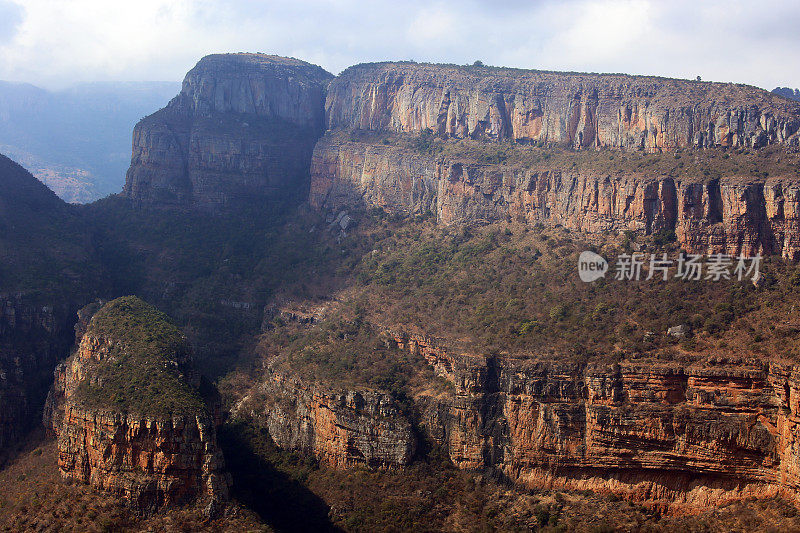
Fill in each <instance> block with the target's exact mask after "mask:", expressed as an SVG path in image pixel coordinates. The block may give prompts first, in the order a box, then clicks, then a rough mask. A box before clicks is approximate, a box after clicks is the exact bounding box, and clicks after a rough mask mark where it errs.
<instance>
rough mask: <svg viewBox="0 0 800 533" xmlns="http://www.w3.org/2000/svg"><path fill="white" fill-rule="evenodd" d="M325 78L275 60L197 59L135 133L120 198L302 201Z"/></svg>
mask: <svg viewBox="0 0 800 533" xmlns="http://www.w3.org/2000/svg"><path fill="white" fill-rule="evenodd" d="M331 77H332V76H331V75H330V74H328V73H327V72H325V71H324V70H322V69H321V68H319V67H317V66H314V65H310V64H309V63H305V62H303V61H299V60H296V59H288V58H282V57H277V56H268V55H263V54H221V55H212V56H207V57H205V58H203V59H202V60H200V62H199V63H198V64H197V65H196V66H195V68H193V69H192V70H191V71H190V72H189V73H188V74H187V75H186V78H185V79H184V82H183V89H182V90H181V92H180V94H179V95H178V96H177V97H175V98H174V99H173V100H172V101H171V102H170V104H169V105H168V106H167V107H166V108H164V109H162V110H161V111H158V112H156V113H154V114H153V115H151V116H149V117H147V118H145V119H143V120H142V121H141V122H139V124H137V125H136V128H134V132H133V155H132V158H131V166H130V169H129V170H128V174H127V177H126V181H125V190H124V194H125V195H126V196H128V197H129V198H131V199H132V200H133V201H134V202H135V203H136V204H151V205H162V206H163V205H171V206H190V205H192V206H200V207H203V208H206V209H211V210H216V209H219V208H220V207H223V206H225V205H227V204H231V203H234V204H235V203H237V202H239V203H241V202H245V201H248V202H251V203H254V204H258V203H263V202H264V201H270V200H272V201H274V200H281V199H292V198H302V197H304V195H305V194H306V191H307V188H308V177H307V176H308V168H309V163H310V157H311V151H312V150H313V147H314V143H315V142H316V140H317V138H318V137H319V136H320V135H321V133H322V131H323V130H324V110H323V105H324V99H325V88H326V85H327V83H328V81H329V80H330V78H331Z"/></svg>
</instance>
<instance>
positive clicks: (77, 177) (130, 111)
mask: <svg viewBox="0 0 800 533" xmlns="http://www.w3.org/2000/svg"><path fill="white" fill-rule="evenodd" d="M179 87H180V84H179V83H178V82H105V83H99V82H98V83H85V84H79V85H76V86H74V87H71V88H68V89H64V90H59V91H46V90H44V89H40V88H38V87H35V86H33V85H29V84H19V83H8V82H0V152H2V153H5V154H7V155H9V156H10V157H12V158H13V159H14V160H16V161H17V162H19V163H20V164H22V165H23V166H25V167H26V168H27V169H28V170H29V171H31V172H32V173H33V174H34V175H35V176H36V177H37V178H38V179H40V180H41V181H43V182H44V183H45V184H46V185H48V186H49V187H50V188H51V189H53V190H54V191H55V192H56V193H57V194H58V195H59V196H60V197H61V198H62V199H64V200H65V201H67V202H81V203H85V202H90V201H92V200H96V199H97V198H101V197H103V196H106V195H108V194H112V193H116V192H119V191H120V190H121V189H122V185H123V183H124V176H125V170H126V169H127V167H128V164H129V163H130V142H131V137H130V134H131V130H132V129H133V126H134V124H135V123H136V121H137V120H139V119H140V118H141V117H143V116H144V115H146V114H148V113H150V112H152V110H154V109H158V108H159V107H160V106H162V105H164V104H165V103H166V102H168V101H169V99H170V98H171V97H172V95H174V94H175V92H176V91H177V90H178V88H179Z"/></svg>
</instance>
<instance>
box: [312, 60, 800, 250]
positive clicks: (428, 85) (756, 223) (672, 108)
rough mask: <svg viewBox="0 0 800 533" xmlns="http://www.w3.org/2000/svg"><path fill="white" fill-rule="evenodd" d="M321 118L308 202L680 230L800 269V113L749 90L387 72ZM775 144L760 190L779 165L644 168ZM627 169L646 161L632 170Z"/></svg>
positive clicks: (340, 83)
mask: <svg viewBox="0 0 800 533" xmlns="http://www.w3.org/2000/svg"><path fill="white" fill-rule="evenodd" d="M326 113H327V118H328V128H329V130H330V131H329V132H328V133H327V134H326V135H325V136H324V137H323V138H322V139H321V140H320V141H319V142H318V143H317V146H316V148H315V150H314V157H313V160H312V163H311V176H312V177H311V189H310V196H309V198H310V201H311V203H312V205H316V206H319V207H328V206H332V207H338V206H340V205H342V204H345V203H366V204H367V205H368V206H378V207H382V208H384V209H386V210H388V211H391V212H397V213H407V214H426V213H428V212H430V213H433V214H435V215H436V217H437V219H438V220H439V221H440V222H442V223H445V224H452V223H470V222H492V221H498V220H507V219H515V220H524V221H527V222H530V223H543V224H545V225H549V226H554V225H563V226H565V227H568V228H570V229H573V230H579V231H584V232H588V233H602V232H609V231H610V232H619V231H622V230H634V231H639V232H642V233H648V234H649V233H657V232H659V231H665V232H672V231H674V232H675V234H676V236H677V239H678V242H679V243H680V244H681V245H683V246H684V247H685V248H687V249H689V250H692V251H696V252H708V253H711V252H726V253H730V254H738V253H742V254H754V253H757V252H759V253H765V254H779V255H782V256H783V257H786V258H792V259H795V258H797V257H798V238H800V236H799V235H798V225H797V220H796V216H797V214H796V209H797V200H798V199H797V182H798V172H800V166H798V164H797V163H796V161H794V156H793V155H790V154H791V153H792V152H793V151H796V147H797V145H798V138H799V137H798V129H800V105H798V104H797V103H794V102H791V101H788V100H786V99H783V98H780V97H777V96H775V95H772V94H770V93H768V92H767V91H763V90H761V89H757V88H755V87H747V86H743V85H734V84H724V83H701V82H693V81H687V80H675V79H665V78H654V77H642V76H624V75H598V74H571V73H556V72H538V71H524V70H514V69H496V68H485V67H458V66H448V65H419V64H414V63H381V64H368V65H358V66H355V67H351V68H350V69H348V70H346V71H345V72H343V73H342V74H341V75H340V76H339V77H337V78H336V79H334V80H333V81H332V82H331V84H330V87H329V90H328V97H327V100H326ZM363 132H371V133H372V135H371V136H370V135H365V134H364V133H363ZM470 143H471V144H470ZM492 146H495V147H496V148H491V147H492ZM537 146H546V147H548V148H546V149H539V148H536V147H537ZM770 146H773V147H774V148H775V149H776V150H779V151H785V152H786V154H787V155H786V158H784V161H783V164H779V165H777V168H774V169H770V170H771V172H766V173H767V174H768V176H766V177H765V176H764V173H765V172H764V171H765V167H766V166H769V165H768V164H766V163H765V162H764V161H762V160H757V158H756V159H753V158H751V159H750V160H747V161H746V163H744V164H743V165H742V166H740V167H729V166H726V165H724V164H718V163H724V160H723V158H718V159H717V160H716V161H715V163H713V164H711V165H710V166H711V167H712V169H713V167H714V166H718V167H720V169H722V170H720V171H719V172H713V173H712V172H711V170H709V168H700V167H698V168H696V169H693V170H689V169H688V168H684V167H683V165H682V164H680V165H676V166H674V167H672V168H669V169H663V168H655V167H656V166H658V165H652V166H648V165H651V163H653V162H654V161H656V160H657V159H658V157H661V159H662V160H663V158H664V156H663V155H662V156H657V155H655V154H663V153H670V152H675V151H681V150H688V151H689V155H683V157H684V158H693V157H695V156H693V155H691V154H692V152H695V153H697V152H696V150H704V149H708V150H709V153H717V152H719V151H721V150H728V151H732V150H734V149H736V150H737V151H742V150H754V153H759V150H761V151H763V150H765V149H766V148H765V147H770ZM590 149H591V150H590ZM604 149H609V150H610V151H611V152H612V155H611V156H610V157H609V155H608V153H606V152H605V151H601V150H604ZM492 151H494V152H495V153H494V154H493V153H492ZM569 151H572V155H570V153H569ZM586 152H591V155H590V154H586ZM509 153H511V154H512V155H513V157H512V158H511V160H508V161H507V160H505V159H506V157H507V156H508V155H509ZM613 153H616V155H617V157H616V160H615V162H610V161H614V157H613ZM625 153H635V154H637V155H636V156H627V157H626V155H625ZM554 154H556V157H554V158H553V157H551V156H553V155H554ZM559 154H560V155H559ZM578 154H581V155H578ZM639 154H641V155H639ZM647 154H654V155H652V156H651V158H650V159H649V162H648V159H647ZM727 156H728V155H727V153H726V154H725V155H724V156H723V157H727ZM631 157H633V158H635V159H637V160H638V161H639V164H637V165H632V164H630V163H629V164H625V163H624V162H625V161H626V159H628V160H630V159H631ZM680 157H681V154H676V155H675V158H676V159H679V158H680ZM753 157H755V156H753ZM548 158H550V161H547V159H548ZM787 158H788V159H789V160H791V161H792V162H791V163H787ZM592 159H593V160H594V161H592ZM601 160H602V161H605V162H606V163H607V164H606V165H602V164H598V162H600V161H601ZM776 160H777V161H778V162H780V158H776ZM532 161H533V162H532ZM723 167H724V169H723ZM754 169H756V170H758V172H755V171H754Z"/></svg>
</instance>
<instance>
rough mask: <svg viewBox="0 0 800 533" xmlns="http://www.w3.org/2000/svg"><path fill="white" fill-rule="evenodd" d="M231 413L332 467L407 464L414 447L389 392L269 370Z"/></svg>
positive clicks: (408, 426) (406, 422)
mask: <svg viewBox="0 0 800 533" xmlns="http://www.w3.org/2000/svg"><path fill="white" fill-rule="evenodd" d="M234 416H247V417H249V418H252V419H253V420H256V421H257V422H258V423H259V424H261V425H263V426H264V427H266V428H268V429H269V432H270V436H271V437H272V439H273V440H274V441H275V443H276V444H277V445H278V446H280V447H282V448H286V449H291V450H298V451H302V452H305V453H308V454H310V455H313V456H314V457H316V458H317V459H318V460H319V461H320V463H322V464H324V465H327V466H331V467H336V468H350V467H354V466H368V467H376V468H390V467H397V466H403V465H407V464H409V463H410V462H411V459H412V458H413V455H414V451H415V447H416V437H415V435H414V433H413V431H412V428H411V423H410V422H409V420H408V418H407V415H406V414H405V413H403V412H402V411H401V409H400V408H399V406H398V404H397V402H396V401H395V400H394V399H393V398H391V396H390V395H389V394H387V393H382V392H377V391H373V390H349V389H332V388H330V387H324V386H323V385H322V384H318V383H313V382H312V383H309V382H306V381H303V380H302V379H300V378H299V377H295V376H290V375H288V374H286V373H283V372H279V371H276V370H273V369H269V371H268V376H267V379H266V380H265V381H263V382H262V383H261V384H260V385H259V386H258V387H257V389H256V390H255V391H254V392H253V393H251V395H250V396H249V397H246V398H245V399H243V400H242V401H241V402H240V403H239V405H238V406H237V408H236V409H235V410H234Z"/></svg>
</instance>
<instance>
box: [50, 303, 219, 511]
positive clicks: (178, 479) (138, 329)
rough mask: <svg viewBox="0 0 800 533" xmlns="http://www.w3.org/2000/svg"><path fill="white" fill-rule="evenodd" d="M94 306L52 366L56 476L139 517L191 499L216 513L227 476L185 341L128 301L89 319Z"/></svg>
mask: <svg viewBox="0 0 800 533" xmlns="http://www.w3.org/2000/svg"><path fill="white" fill-rule="evenodd" d="M96 308H97V306H94V307H90V308H86V309H84V310H83V311H82V317H81V319H82V320H81V323H80V324H79V325H80V327H79V328H78V335H77V338H76V341H77V345H78V346H77V350H76V352H75V353H74V354H73V355H72V356H71V357H70V358H69V359H68V360H67V361H66V362H65V363H63V364H62V365H60V366H59V368H58V369H57V370H56V380H55V385H54V388H53V391H52V393H51V398H50V400H49V402H48V404H49V405H48V411H47V416H46V420H45V421H46V423H47V424H48V425H51V426H52V427H53V428H54V429H55V430H56V433H57V434H58V464H59V467H60V469H61V473H62V475H63V476H64V477H66V478H72V479H75V480H78V481H82V482H84V483H89V484H91V485H93V486H94V487H96V488H98V489H100V490H104V491H107V492H111V493H115V494H119V495H121V496H124V497H125V498H126V499H127V500H128V502H129V504H130V505H131V507H132V508H133V509H134V510H136V512H138V513H141V514H151V513H152V512H154V511H156V510H158V509H159V508H161V507H163V506H174V505H178V504H183V503H187V502H189V501H193V500H194V499H196V498H200V499H203V500H205V501H206V502H207V505H208V507H207V509H208V513H209V514H214V513H216V512H217V510H218V506H219V505H220V503H221V502H224V501H225V500H226V499H227V497H228V484H229V481H228V479H227V477H226V475H225V472H224V461H223V458H222V453H221V452H220V451H219V449H218V448H217V444H216V437H215V429H214V419H213V417H212V416H211V414H210V413H209V411H208V408H207V407H206V405H204V402H203V399H202V397H201V395H200V391H199V388H200V379H199V375H198V374H197V373H196V372H194V371H193V370H192V369H191V366H190V359H191V350H190V347H189V345H188V343H187V342H186V340H185V338H184V337H183V335H182V334H181V333H180V331H179V330H178V329H177V328H176V327H175V326H174V325H172V323H171V322H169V321H168V319H167V318H166V316H165V315H163V314H162V313H160V312H158V311H156V310H155V309H154V308H152V307H150V306H149V305H147V304H146V303H144V302H143V301H142V300H140V299H138V298H136V297H125V298H118V299H116V300H113V301H112V302H109V303H108V304H105V305H104V306H103V307H102V308H100V309H99V311H97V312H96V313H95V314H94V315H93V316H92V312H93V311H94V310H95V309H96ZM90 316H91V319H89V317H90ZM87 322H88V323H87Z"/></svg>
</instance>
